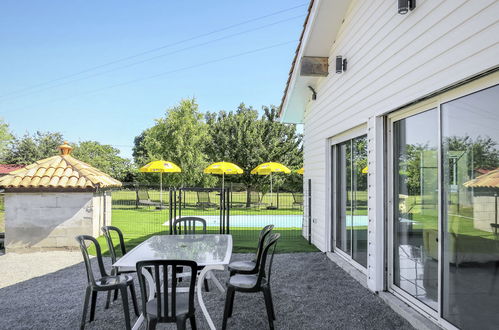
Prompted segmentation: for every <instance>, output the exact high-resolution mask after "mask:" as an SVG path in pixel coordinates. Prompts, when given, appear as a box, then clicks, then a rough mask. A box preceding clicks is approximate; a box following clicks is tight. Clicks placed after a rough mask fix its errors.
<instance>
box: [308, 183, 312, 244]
mask: <svg viewBox="0 0 499 330" xmlns="http://www.w3.org/2000/svg"><path fill="white" fill-rule="evenodd" d="M308 244H310V245H312V179H308Z"/></svg>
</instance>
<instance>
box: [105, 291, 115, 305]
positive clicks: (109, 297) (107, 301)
mask: <svg viewBox="0 0 499 330" xmlns="http://www.w3.org/2000/svg"><path fill="white" fill-rule="evenodd" d="M112 294H113V291H111V290H109V291H108V292H107V298H106V307H105V308H106V309H108V308H109V305H110V304H111V295H112Z"/></svg>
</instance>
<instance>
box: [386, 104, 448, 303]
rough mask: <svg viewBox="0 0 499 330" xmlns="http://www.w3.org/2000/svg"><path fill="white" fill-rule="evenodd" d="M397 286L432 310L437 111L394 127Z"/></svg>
mask: <svg viewBox="0 0 499 330" xmlns="http://www.w3.org/2000/svg"><path fill="white" fill-rule="evenodd" d="M393 141H394V144H393V145H394V163H393V169H394V170H393V173H394V178H393V179H394V181H393V182H394V195H393V200H394V203H393V206H394V210H393V213H394V226H393V228H394V233H393V237H394V241H393V243H394V246H393V256H394V258H393V259H394V264H393V267H394V269H393V274H394V276H393V280H394V283H395V285H396V286H398V287H399V288H401V289H403V290H404V291H406V292H408V293H409V294H411V295H412V296H414V297H416V298H417V299H419V300H420V301H422V302H423V303H425V304H427V305H429V306H430V307H432V308H436V306H437V297H438V247H437V244H438V243H437V237H438V235H437V234H438V193H437V191H438V168H437V166H438V165H437V153H438V152H437V150H438V112H437V110H436V109H431V110H428V111H425V112H423V113H419V114H416V115H413V116H411V117H408V118H404V119H401V120H397V121H395V122H394V124H393Z"/></svg>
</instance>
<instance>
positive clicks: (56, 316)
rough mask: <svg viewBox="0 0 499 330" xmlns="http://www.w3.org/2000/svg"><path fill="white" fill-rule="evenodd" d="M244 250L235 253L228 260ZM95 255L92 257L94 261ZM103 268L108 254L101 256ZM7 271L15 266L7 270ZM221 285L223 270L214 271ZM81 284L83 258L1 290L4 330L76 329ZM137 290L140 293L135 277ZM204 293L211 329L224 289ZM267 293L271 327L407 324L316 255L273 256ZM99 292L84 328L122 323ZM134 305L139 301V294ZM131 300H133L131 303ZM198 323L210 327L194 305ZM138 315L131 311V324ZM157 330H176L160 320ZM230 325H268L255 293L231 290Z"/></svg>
mask: <svg viewBox="0 0 499 330" xmlns="http://www.w3.org/2000/svg"><path fill="white" fill-rule="evenodd" d="M249 257H250V255H244V254H235V255H233V260H241V259H247V258H249ZM94 261H95V260H94ZM106 265H107V266H108V267H109V266H110V264H109V260H108V259H106ZM12 271H15V269H13V270H12ZM217 277H218V278H219V279H220V280H221V281H222V283H224V282H225V281H226V280H227V273H226V272H219V273H217ZM85 286H86V275H85V266H84V264H83V263H80V264H77V265H74V266H71V267H68V268H65V269H62V270H60V271H57V272H55V273H51V274H48V275H45V276H41V277H37V278H34V279H31V280H28V281H25V282H21V283H18V284H16V285H12V286H9V287H6V288H3V289H0V297H1V303H0V324H1V328H3V329H77V328H79V325H80V318H81V312H82V306H83V297H84V290H85ZM135 288H136V290H137V294H138V296H139V297H140V292H139V288H138V283H137V281H136V283H135ZM211 289H212V290H211V291H210V292H206V293H204V297H205V302H206V305H207V308H208V310H209V311H210V313H211V315H212V318H213V321H214V322H215V325H216V326H217V328H220V327H221V325H222V315H223V307H224V302H225V295H224V294H221V293H220V292H219V291H218V290H217V289H216V288H215V287H214V286H213V285H212V286H211ZM272 294H273V299H274V304H275V309H276V316H277V320H276V321H275V326H276V328H277V329H412V327H411V326H410V325H409V323H408V322H407V321H406V320H404V319H403V318H401V317H400V316H399V315H398V314H396V313H395V312H394V311H393V310H391V309H390V308H389V307H388V306H387V305H386V304H385V303H384V302H383V301H382V300H381V299H380V298H379V297H377V296H376V295H375V294H373V293H371V292H370V291H368V290H367V289H365V288H364V287H363V286H361V285H360V284H359V283H358V282H356V281H355V280H354V279H353V278H352V277H351V276H350V275H348V274H347V273H345V272H344V271H343V270H342V269H340V268H339V267H338V266H336V265H335V264H334V263H333V262H331V261H329V259H327V257H326V256H325V255H324V254H322V253H295V254H279V255H276V256H275V258H274V267H273V274H272ZM105 300H106V299H105V294H104V293H101V294H99V296H98V297H97V308H96V314H95V321H94V322H92V323H87V324H86V328H87V329H123V328H124V320H123V310H122V306H121V298H119V299H118V300H117V301H116V302H115V303H114V304H112V305H111V307H110V308H109V309H108V310H105V309H104V305H105ZM139 304H140V300H139ZM130 306H131V301H130ZM196 318H197V323H198V328H200V329H207V328H208V325H207V323H206V321H205V319H204V317H203V315H202V313H201V310H200V308H199V307H198V308H197V310H196ZM135 320H136V317H135V315H133V312H132V322H135ZM158 328H160V329H175V326H174V325H162V326H159V327H158ZM228 328H229V329H268V323H267V315H266V311H265V303H264V300H263V296H262V294H261V293H258V294H244V295H243V294H239V293H236V297H235V303H234V313H233V316H232V317H231V318H230V319H229V322H228Z"/></svg>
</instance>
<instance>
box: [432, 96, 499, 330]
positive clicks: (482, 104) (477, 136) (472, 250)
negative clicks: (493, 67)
mask: <svg viewBox="0 0 499 330" xmlns="http://www.w3.org/2000/svg"><path fill="white" fill-rule="evenodd" d="M441 109H442V161H443V166H442V174H443V175H442V177H443V185H442V187H443V191H444V194H443V207H444V217H443V229H444V233H443V247H442V270H443V274H442V286H443V290H442V306H443V313H442V314H443V315H442V316H443V317H444V318H445V319H446V320H448V321H449V322H451V323H453V324H454V325H456V326H458V327H459V328H462V329H497V328H498V327H499V312H498V311H499V212H498V211H499V205H498V203H499V200H498V195H499V86H495V87H491V88H488V89H485V90H482V91H479V92H476V93H474V94H471V95H467V96H464V97H461V98H459V99H456V100H453V101H450V102H447V103H444V104H442V106H441Z"/></svg>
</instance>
